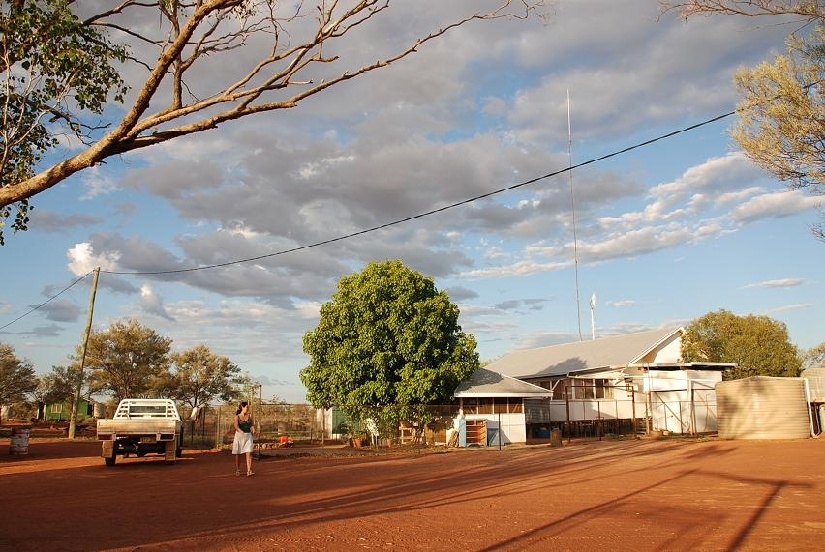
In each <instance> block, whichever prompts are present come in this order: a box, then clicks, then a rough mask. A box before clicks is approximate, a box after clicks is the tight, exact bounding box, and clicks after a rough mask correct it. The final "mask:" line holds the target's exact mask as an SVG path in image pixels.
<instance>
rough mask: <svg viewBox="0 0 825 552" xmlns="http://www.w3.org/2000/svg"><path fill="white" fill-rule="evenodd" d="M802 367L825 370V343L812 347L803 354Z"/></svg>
mask: <svg viewBox="0 0 825 552" xmlns="http://www.w3.org/2000/svg"><path fill="white" fill-rule="evenodd" d="M802 366H803V367H805V368H820V367H822V368H825V342H823V343H820V344H819V345H817V346H815V347H811V348H810V349H808V350H807V351H805V352H804V353H803V354H802Z"/></svg>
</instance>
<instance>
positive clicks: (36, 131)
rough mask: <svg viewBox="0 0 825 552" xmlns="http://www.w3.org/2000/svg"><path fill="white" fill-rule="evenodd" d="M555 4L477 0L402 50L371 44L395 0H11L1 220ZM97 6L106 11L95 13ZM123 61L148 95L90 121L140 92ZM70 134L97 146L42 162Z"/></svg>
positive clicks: (2, 63) (413, 34)
mask: <svg viewBox="0 0 825 552" xmlns="http://www.w3.org/2000/svg"><path fill="white" fill-rule="evenodd" d="M542 3H543V0H521V1H518V2H516V1H512V0H499V1H498V2H495V1H494V2H492V3H487V4H486V6H485V7H486V8H487V9H485V8H481V10H480V11H474V10H475V8H474V5H473V3H472V2H469V3H467V4H465V5H464V6H462V7H455V8H454V7H453V6H451V7H450V9H449V10H448V9H446V8H445V10H444V11H443V12H439V14H440V15H443V18H442V19H441V21H439V22H438V23H435V24H434V25H433V27H432V28H414V27H412V26H411V25H409V23H410V21H411V20H408V21H407V22H406V23H407V25H406V27H405V30H404V31H403V32H399V33H396V34H394V35H393V38H394V42H393V43H392V44H389V45H379V44H374V41H373V40H371V34H370V33H371V32H372V29H373V27H374V26H375V25H376V24H377V23H378V22H380V21H382V20H386V19H389V18H392V17H393V15H394V14H395V13H396V12H398V11H400V10H401V9H403V8H402V7H401V6H400V5H399V7H393V8H391V7H390V0H349V1H345V2H339V1H326V0H315V1H311V0H310V1H304V0H297V1H295V2H280V1H278V0H206V1H197V2H196V1H189V0H122V1H121V2H117V3H106V2H103V3H99V2H98V3H94V2H73V1H72V0H13V1H4V2H2V3H0V6H1V7H2V9H0V30H2V33H0V37H2V38H0V58H2V59H0V68H2V69H3V74H4V78H5V84H6V87H5V90H6V95H5V96H4V97H2V98H0V99H4V100H5V102H0V114H2V115H3V116H4V125H3V128H6V129H7V130H9V131H10V132H7V134H5V135H3V134H2V132H0V136H3V137H2V140H0V150H1V151H0V159H1V160H2V163H3V166H0V174H2V179H1V180H0V225H2V224H3V222H4V219H6V218H9V217H10V216H12V211H11V207H12V206H16V214H14V219H13V222H12V227H13V228H14V229H16V230H23V229H25V228H26V225H27V222H28V220H27V212H28V200H29V198H31V197H32V196H34V195H36V194H38V193H40V192H43V191H45V190H48V189H49V188H51V187H52V186H55V185H56V184H58V183H60V182H62V181H64V180H65V179H66V178H68V177H69V176H71V175H72V174H74V173H76V172H78V171H82V170H84V169H86V168H89V167H91V166H94V165H97V164H100V163H102V162H103V161H105V160H106V159H108V158H110V157H112V156H116V155H119V154H122V153H126V152H129V151H134V150H137V149H140V148H145V147H148V146H151V145H154V144H160V143H163V142H166V141H168V140H172V139H175V138H177V137H180V136H185V135H189V134H193V133H197V132H202V131H206V130H211V129H215V128H218V127H219V126H220V125H223V124H225V123H227V122H228V121H232V120H236V119H240V118H242V117H246V116H249V115H255V114H258V113H263V112H268V111H274V110H279V109H290V108H293V107H295V106H297V105H298V104H299V103H301V102H302V101H303V100H305V99H307V98H309V97H311V96H315V95H317V94H319V93H322V92H325V91H326V90H327V89H329V88H330V87H333V86H335V85H337V84H340V83H343V82H346V81H348V80H350V79H353V78H357V77H359V76H361V75H365V74H368V73H371V72H372V71H375V70H379V69H382V68H384V67H388V66H390V65H392V64H394V63H396V62H397V61H399V60H401V59H403V58H406V57H407V56H410V55H412V54H413V53H414V52H416V51H417V50H418V49H420V48H421V47H422V46H423V45H424V44H426V43H428V42H431V41H434V40H438V39H439V38H440V37H442V36H443V35H444V34H446V33H448V32H449V31H451V30H452V29H455V28H457V27H460V26H463V25H465V24H467V23H469V22H472V21H478V20H490V19H498V18H502V17H519V18H522V17H527V16H528V15H529V14H530V13H531V12H532V11H534V9H535V8H537V7H540V6H541V4H542ZM410 5H412V4H408V6H410ZM96 9H100V10H102V11H100V12H98V13H89V12H90V10H96ZM81 10H82V12H83V16H82V17H81V16H80V15H78V14H79V13H81ZM462 12H463V13H462ZM398 19H399V21H397V24H399V25H404V23H405V22H404V21H403V20H401V16H399V18H398ZM127 44H131V45H132V46H133V47H132V48H129V49H128V50H127V49H126V48H125V46H124V45H127ZM359 44H361V45H362V46H363V47H362V48H360V49H359V48H358V45H359ZM345 46H349V47H348V48H347V47H345ZM382 46H383V48H382ZM342 52H344V53H342ZM121 62H124V63H127V64H128V67H127V70H128V71H124V74H126V73H127V72H128V73H129V74H134V75H138V77H137V81H136V82H134V83H133V85H134V90H135V93H134V94H132V95H130V96H128V102H126V104H125V105H124V108H123V110H122V111H120V112H119V113H120V115H119V116H118V118H117V119H115V120H111V121H110V122H111V123H112V124H111V126H106V127H103V126H102V123H96V125H97V127H96V128H93V127H92V126H88V125H87V124H86V123H84V121H86V120H88V115H89V113H97V112H100V110H101V109H102V108H103V107H104V106H105V101H106V99H107V98H112V99H114V100H118V101H125V100H126V99H127V96H126V95H125V92H126V89H125V87H124V83H123V82H122V81H121V80H120V77H119V73H118V72H117V71H116V70H115V69H116V68H117V67H118V66H119V65H120V63H121ZM204 75H208V76H209V78H208V79H205V78H203V77H204ZM9 122H11V123H12V124H11V126H9ZM60 123H62V127H61V126H59V124H60ZM66 131H68V132H70V133H72V134H74V135H75V136H76V138H78V139H79V140H80V141H81V142H82V143H83V144H84V145H85V146H86V147H85V148H83V149H78V148H66V149H64V150H63V151H62V152H59V153H62V154H64V156H63V157H62V158H61V155H59V154H58V152H56V151H55V152H52V154H53V155H54V156H55V157H56V158H57V159H58V160H57V161H56V162H54V163H53V164H51V166H44V167H41V166H39V162H40V161H41V160H42V159H43V158H44V154H45V153H46V152H47V151H49V150H53V149H54V148H55V147H56V146H57V145H58V140H57V137H58V136H59V135H60V133H62V132H66ZM0 231H2V226H0Z"/></svg>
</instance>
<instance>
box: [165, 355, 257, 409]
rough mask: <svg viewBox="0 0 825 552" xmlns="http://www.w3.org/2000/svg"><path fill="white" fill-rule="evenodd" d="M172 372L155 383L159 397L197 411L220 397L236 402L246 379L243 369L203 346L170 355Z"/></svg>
mask: <svg viewBox="0 0 825 552" xmlns="http://www.w3.org/2000/svg"><path fill="white" fill-rule="evenodd" d="M169 358H170V361H171V364H170V369H169V371H168V372H166V373H164V374H162V375H161V376H160V377H159V378H157V379H156V380H155V381H154V385H153V386H154V387H155V390H156V391H157V393H158V394H159V395H163V396H167V397H170V398H173V399H175V400H177V401H180V402H182V403H184V404H188V405H189V406H190V407H192V408H195V407H199V406H205V405H208V404H209V403H210V402H211V401H213V400H214V399H216V398H218V399H220V400H222V401H224V402H228V401H234V400H236V399H237V398H238V397H239V395H240V393H241V387H240V386H241V385H242V384H243V383H244V378H243V376H242V374H241V369H240V368H239V367H238V365H237V364H235V363H233V362H232V361H231V360H229V359H228V358H227V357H225V356H220V355H216V354H215V353H213V352H212V351H211V350H210V349H209V347H207V346H206V345H204V344H200V345H197V346H195V347H193V348H192V349H188V350H186V351H182V352H179V353H172V354H171V355H170V356H169Z"/></svg>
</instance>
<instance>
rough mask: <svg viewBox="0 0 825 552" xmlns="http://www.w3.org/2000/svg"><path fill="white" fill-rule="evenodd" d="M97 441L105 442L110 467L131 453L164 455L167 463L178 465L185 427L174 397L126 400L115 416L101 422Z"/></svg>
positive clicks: (99, 422) (105, 456)
mask: <svg viewBox="0 0 825 552" xmlns="http://www.w3.org/2000/svg"><path fill="white" fill-rule="evenodd" d="M97 440H98V441H101V442H102V443H103V452H102V456H103V458H104V459H105V460H106V465H107V466H114V465H115V459H116V458H117V457H118V455H120V456H128V455H129V454H134V455H135V456H145V455H146V454H163V455H164V456H166V463H167V464H174V463H175V458H177V457H179V456H180V454H181V447H182V445H183V427H182V424H181V420H180V414H178V409H177V407H176V406H175V402H174V401H173V400H172V399H123V400H122V401H120V404H118V405H117V410H116V411H115V415H114V418H113V419H111V420H98V421H97Z"/></svg>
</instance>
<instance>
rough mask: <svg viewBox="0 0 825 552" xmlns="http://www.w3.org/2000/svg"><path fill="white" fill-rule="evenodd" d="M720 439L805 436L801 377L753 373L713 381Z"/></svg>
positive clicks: (806, 406) (807, 427) (805, 404)
mask: <svg viewBox="0 0 825 552" xmlns="http://www.w3.org/2000/svg"><path fill="white" fill-rule="evenodd" d="M716 404H717V412H718V418H719V420H718V422H719V438H720V439H805V438H807V437H810V435H811V425H810V418H809V416H810V408H809V404H808V396H807V393H806V391H805V380H804V379H803V378H774V377H769V376H753V377H750V378H743V379H738V380H730V381H721V382H719V383H717V384H716Z"/></svg>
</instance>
